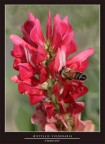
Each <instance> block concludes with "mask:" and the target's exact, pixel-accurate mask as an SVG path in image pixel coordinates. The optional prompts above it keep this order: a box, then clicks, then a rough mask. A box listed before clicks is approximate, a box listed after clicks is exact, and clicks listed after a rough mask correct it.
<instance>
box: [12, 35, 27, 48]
mask: <svg viewBox="0 0 105 144" xmlns="http://www.w3.org/2000/svg"><path fill="white" fill-rule="evenodd" d="M10 39H11V41H12V43H13V44H15V45H17V46H23V47H24V46H26V45H27V43H26V42H25V41H24V40H23V39H22V38H20V37H18V36H17V35H15V34H12V35H10Z"/></svg>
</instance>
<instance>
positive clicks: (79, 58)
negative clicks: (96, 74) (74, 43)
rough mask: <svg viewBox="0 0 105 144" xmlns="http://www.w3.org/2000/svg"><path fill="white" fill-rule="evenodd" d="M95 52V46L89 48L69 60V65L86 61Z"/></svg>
mask: <svg viewBox="0 0 105 144" xmlns="http://www.w3.org/2000/svg"><path fill="white" fill-rule="evenodd" d="M93 53H94V49H93V48H89V49H87V50H84V51H82V52H81V53H79V54H77V55H76V56H74V57H73V58H71V59H69V60H67V65H70V64H73V63H75V62H79V63H81V62H83V61H85V60H86V59H87V58H88V57H89V56H91V55H92V54H93Z"/></svg>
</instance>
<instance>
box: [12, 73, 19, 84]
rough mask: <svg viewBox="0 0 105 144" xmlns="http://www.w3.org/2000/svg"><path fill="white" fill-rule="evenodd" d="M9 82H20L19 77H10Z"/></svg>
mask: <svg viewBox="0 0 105 144" xmlns="http://www.w3.org/2000/svg"><path fill="white" fill-rule="evenodd" d="M11 80H12V81H13V82H15V83H19V82H21V81H20V79H19V76H17V75H14V76H12V77H11Z"/></svg>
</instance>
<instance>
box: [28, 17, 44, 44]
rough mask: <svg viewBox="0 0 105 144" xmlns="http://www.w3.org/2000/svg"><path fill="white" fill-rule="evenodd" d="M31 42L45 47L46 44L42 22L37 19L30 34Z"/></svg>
mask: <svg viewBox="0 0 105 144" xmlns="http://www.w3.org/2000/svg"><path fill="white" fill-rule="evenodd" d="M30 37H31V40H32V41H33V42H35V43H38V44H40V45H42V46H43V44H44V41H45V40H44V37H43V33H42V30H41V26H40V21H39V20H38V19H36V23H35V26H34V27H33V29H32V31H31V33H30Z"/></svg>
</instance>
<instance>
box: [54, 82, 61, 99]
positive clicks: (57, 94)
mask: <svg viewBox="0 0 105 144" xmlns="http://www.w3.org/2000/svg"><path fill="white" fill-rule="evenodd" d="M60 89H61V87H60V86H59V85H58V84H57V83H56V84H55V85H54V86H53V90H52V92H53V93H54V94H55V95H56V96H57V97H59V94H60Z"/></svg>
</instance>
